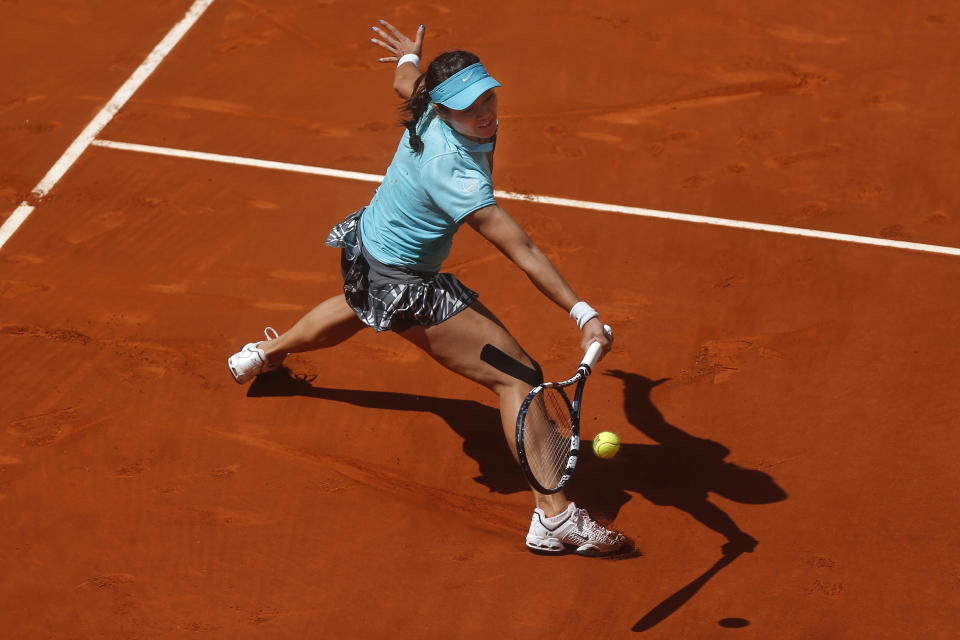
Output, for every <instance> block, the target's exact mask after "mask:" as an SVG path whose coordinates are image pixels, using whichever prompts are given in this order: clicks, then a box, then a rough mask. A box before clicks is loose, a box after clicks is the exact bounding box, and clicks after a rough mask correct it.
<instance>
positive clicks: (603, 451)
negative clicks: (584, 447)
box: [593, 431, 620, 458]
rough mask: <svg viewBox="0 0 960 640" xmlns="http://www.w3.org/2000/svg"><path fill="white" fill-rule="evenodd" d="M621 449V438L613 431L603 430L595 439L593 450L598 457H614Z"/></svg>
mask: <svg viewBox="0 0 960 640" xmlns="http://www.w3.org/2000/svg"><path fill="white" fill-rule="evenodd" d="M617 451H620V438H618V437H617V434H615V433H613V432H612V431H601V432H600V433H598V434H597V435H596V437H595V438H594V439H593V452H594V453H595V454H597V457H598V458H612V457H613V456H615V455H617Z"/></svg>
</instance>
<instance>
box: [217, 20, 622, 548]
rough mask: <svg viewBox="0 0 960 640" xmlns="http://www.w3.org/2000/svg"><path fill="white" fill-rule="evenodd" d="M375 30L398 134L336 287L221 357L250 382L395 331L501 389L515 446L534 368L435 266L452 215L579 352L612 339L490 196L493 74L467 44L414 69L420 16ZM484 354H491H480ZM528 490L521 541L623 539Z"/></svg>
mask: <svg viewBox="0 0 960 640" xmlns="http://www.w3.org/2000/svg"><path fill="white" fill-rule="evenodd" d="M373 30H374V32H376V34H377V35H378V36H379V37H378V38H374V39H372V42H373V43H375V44H377V45H379V46H381V47H383V48H385V49H387V50H388V51H389V52H390V55H389V56H387V57H383V58H380V61H381V62H388V63H393V62H395V63H396V64H397V68H396V71H395V74H394V85H393V86H394V89H395V90H396V91H397V93H398V94H399V95H400V96H401V97H402V98H403V99H404V100H405V103H404V106H403V111H404V114H405V115H406V120H405V121H404V125H405V126H406V131H405V132H404V134H403V137H402V139H401V140H400V144H399V146H398V147H397V151H396V154H395V155H394V158H393V161H392V162H391V163H390V167H389V168H388V169H387V173H386V176H385V177H384V180H383V182H382V183H381V184H380V186H379V188H378V189H377V191H376V193H375V194H374V196H373V199H372V200H371V202H370V203H369V204H368V205H367V206H366V207H365V208H363V209H361V210H359V211H356V212H354V213H352V214H350V215H349V216H348V217H347V218H346V219H345V220H344V221H343V222H341V223H339V224H338V225H336V226H335V227H334V228H333V230H332V231H331V232H330V235H329V237H328V238H327V244H328V245H330V246H333V247H337V248H340V249H341V250H342V255H341V270H342V272H343V277H344V285H343V290H344V295H337V296H334V297H332V298H329V299H328V300H326V301H324V302H322V303H321V304H319V305H318V306H317V307H315V308H314V309H313V310H311V311H310V312H308V313H307V314H306V315H305V316H303V317H302V318H301V319H300V320H299V321H298V322H297V323H296V324H295V325H294V326H293V327H292V328H291V329H290V330H289V331H286V332H285V333H283V334H282V335H277V333H276V332H275V331H273V330H272V329H271V328H269V327H268V329H267V330H266V331H265V333H266V337H267V340H265V341H262V342H259V343H256V342H252V343H250V344H247V345H246V346H244V347H243V349H242V350H241V351H240V352H238V353H236V354H235V355H233V356H231V357H230V358H229V359H228V361H227V363H228V366H229V368H230V372H231V373H232V374H233V377H234V379H236V381H237V382H239V383H243V382H247V381H249V380H251V379H253V378H254V377H256V376H257V375H259V374H261V373H266V372H268V371H273V370H276V369H278V368H280V366H281V364H282V362H283V358H284V357H285V356H286V355H287V354H288V353H298V352H303V351H310V350H313V349H320V348H324V347H331V346H334V345H336V344H339V343H340V342H343V341H344V340H346V339H347V338H349V337H350V336H352V335H354V334H355V333H357V332H358V331H360V330H361V329H363V328H365V327H373V329H374V330H376V331H377V332H382V331H388V330H389V331H393V332H395V333H397V334H399V335H401V336H402V337H404V338H406V339H407V340H409V341H411V342H413V343H414V344H416V345H417V346H418V347H420V348H421V349H423V350H424V351H426V352H427V353H428V354H430V355H431V356H432V357H433V358H434V359H435V360H436V361H437V362H439V363H440V364H442V365H443V366H445V367H447V368H449V369H451V370H453V371H455V372H457V373H459V374H461V375H463V376H466V377H467V378H470V379H471V380H474V381H476V382H478V383H480V384H482V385H484V386H486V387H487V388H489V389H491V390H492V391H493V392H494V393H496V394H497V396H499V400H500V415H501V420H502V423H503V430H504V433H505V434H506V436H507V442H508V443H509V445H510V448H511V449H512V450H513V451H514V454H515V455H516V450H515V443H514V438H513V433H514V428H515V421H516V416H517V412H518V410H519V408H520V405H521V403H522V401H523V399H524V397H525V396H526V394H527V392H528V391H529V390H530V388H531V387H532V386H535V385H536V384H538V383H539V382H538V381H537V380H536V378H537V377H538V376H539V380H540V381H542V375H541V374H540V373H539V371H540V369H539V366H538V365H537V363H536V362H535V361H534V360H533V359H532V358H531V357H530V356H529V355H528V354H527V353H526V352H525V351H524V350H523V348H521V346H520V344H519V343H518V342H517V341H516V339H514V337H513V336H512V335H510V333H509V332H508V331H507V330H506V329H505V328H504V326H503V325H502V324H501V323H500V321H498V320H497V318H496V317H495V316H494V315H493V314H492V313H491V312H490V311H489V310H488V309H487V308H486V307H484V306H483V304H481V303H480V302H479V301H478V300H477V297H478V294H477V293H476V292H474V291H472V290H471V289H469V288H467V287H466V286H464V285H463V284H462V283H461V282H460V281H459V280H458V279H457V278H456V277H455V276H453V275H452V274H449V273H441V272H440V267H441V264H442V263H443V261H444V259H445V258H446V257H447V254H448V253H449V251H450V248H451V245H452V238H453V235H454V234H455V233H456V232H457V230H458V229H459V228H460V226H461V225H462V224H463V223H464V222H466V223H467V224H468V225H469V226H470V227H472V228H473V229H474V230H476V231H477V232H478V233H479V234H480V235H482V236H483V237H484V238H486V239H487V240H489V241H490V243H491V244H493V245H494V246H495V247H496V248H497V249H499V250H500V251H501V252H503V254H504V255H506V256H507V257H508V258H509V259H510V260H512V261H513V262H514V263H515V264H516V265H517V266H518V267H519V268H520V269H521V270H522V271H523V272H524V273H526V275H527V276H528V277H529V278H530V280H531V281H532V282H533V284H534V285H535V286H536V287H537V288H538V289H539V290H540V291H541V292H542V293H543V294H544V295H545V296H546V297H547V298H549V299H550V300H552V301H553V302H554V303H556V304H557V305H558V306H560V307H561V308H563V309H564V310H565V311H568V312H570V313H571V316H573V317H574V319H575V320H576V321H577V324H578V327H579V328H580V329H581V346H582V347H583V349H584V350H586V348H587V346H589V345H590V344H591V343H593V342H599V343H600V344H601V346H602V348H603V351H604V352H606V351H608V350H609V349H610V346H611V342H610V339H609V338H608V337H607V336H606V335H605V334H604V330H603V325H602V323H601V322H600V320H599V318H598V316H597V313H596V311H594V310H593V309H592V308H590V306H589V305H587V304H586V303H585V302H582V301H580V299H579V298H578V297H577V295H576V294H575V293H574V292H573V290H572V289H571V288H570V286H569V285H568V284H567V282H566V281H565V280H564V279H563V277H562V276H561V275H560V273H559V272H558V271H557V270H556V268H555V267H554V266H553V264H552V263H551V262H550V260H549V259H548V258H547V257H546V256H545V255H544V254H543V253H542V252H541V251H540V249H538V248H537V246H536V245H535V244H534V243H533V241H532V240H531V239H530V238H529V237H528V236H527V234H526V233H525V232H524V231H523V229H521V228H520V226H519V225H518V224H517V223H516V222H515V221H514V220H513V218H511V217H510V215H509V214H508V213H507V212H506V211H504V210H503V209H502V208H500V207H499V206H498V205H497V203H496V200H495V199H494V197H493V183H492V179H491V171H492V166H493V149H494V146H495V142H496V136H497V126H498V123H497V94H496V91H495V88H496V87H499V86H500V84H499V83H498V82H497V81H496V80H494V79H493V78H492V77H491V76H490V75H489V74H488V73H487V71H486V69H485V68H484V67H483V65H482V64H481V63H480V60H479V59H478V58H477V57H476V56H475V55H473V54H472V53H469V52H466V51H452V52H449V53H444V54H441V55H440V56H438V57H437V58H436V59H435V60H433V62H431V63H430V65H429V67H428V68H427V70H426V72H424V73H421V72H420V69H419V64H420V53H421V50H422V46H423V36H424V28H423V26H422V25H421V27H420V28H419V29H418V31H417V35H416V38H415V39H414V40H410V39H409V38H407V37H405V36H404V35H403V34H402V33H400V32H399V31H398V30H397V29H396V28H394V27H393V26H392V25H390V24H389V23H387V22H385V21H382V20H381V21H379V26H375V27H373ZM491 353H493V354H496V356H497V357H495V358H491V357H487V355H489V354H491ZM482 356H483V357H482ZM491 363H492V364H491ZM532 378H534V379H532ZM533 494H534V499H535V503H536V506H535V508H534V512H533V517H532V519H531V524H530V529H529V532H528V533H527V538H526V544H527V546H528V547H530V548H531V549H532V550H534V551H538V552H544V553H561V552H563V551H565V550H566V549H567V548H573V549H575V551H576V552H577V553H580V554H584V555H603V554H609V553H614V552H616V551H617V550H618V549H620V547H621V546H622V545H623V543H624V538H623V536H622V535H621V534H619V533H616V532H612V531H608V530H607V529H606V528H604V527H603V526H601V525H600V524H598V523H596V522H594V521H593V520H591V519H590V517H589V515H588V514H587V512H586V511H585V510H584V509H580V508H577V506H576V505H575V504H574V503H572V502H569V501H568V500H567V498H566V497H565V495H564V494H563V492H562V491H559V492H557V493H553V494H543V493H538V492H537V491H533Z"/></svg>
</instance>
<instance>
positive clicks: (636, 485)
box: [567, 369, 787, 631]
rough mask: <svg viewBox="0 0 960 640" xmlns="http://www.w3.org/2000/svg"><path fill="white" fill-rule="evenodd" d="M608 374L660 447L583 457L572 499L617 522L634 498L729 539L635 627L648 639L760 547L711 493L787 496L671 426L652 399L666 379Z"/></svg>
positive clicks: (761, 498) (633, 419)
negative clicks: (707, 564) (713, 559)
mask: <svg viewBox="0 0 960 640" xmlns="http://www.w3.org/2000/svg"><path fill="white" fill-rule="evenodd" d="M604 373H605V374H606V375H609V376H613V377H615V378H617V379H619V380H621V381H622V382H623V398H624V404H623V406H624V414H625V415H626V418H627V421H628V422H629V423H630V424H631V425H633V426H634V427H635V428H636V429H637V430H638V431H639V432H640V433H642V434H643V435H644V436H646V437H647V438H649V439H650V440H652V441H653V442H655V443H656V444H630V443H625V444H623V445H622V447H621V449H620V452H619V453H618V454H617V456H616V457H614V458H612V459H609V460H600V459H598V458H596V457H594V456H591V455H588V456H581V458H580V463H579V464H578V467H577V474H576V475H575V476H574V478H573V480H572V481H571V485H570V488H569V490H568V492H567V493H568V495H570V497H571V498H574V499H576V500H578V501H582V502H583V503H584V504H589V505H590V510H591V512H592V513H596V514H597V515H598V516H602V517H605V518H610V519H612V518H614V517H615V516H616V515H617V513H618V512H619V511H620V508H621V507H622V506H623V505H624V504H625V503H626V502H627V501H628V500H630V498H631V495H630V494H631V493H637V494H640V495H641V496H643V497H644V498H646V499H647V500H649V501H650V502H652V503H653V504H656V505H660V506H667V507H673V508H676V509H680V510H681V511H684V512H686V513H688V514H689V515H690V516H691V517H693V518H694V519H695V520H697V521H698V522H700V523H701V524H703V525H704V526H705V527H708V528H709V529H712V530H713V531H716V532H717V533H719V534H721V535H722V536H723V537H724V538H725V539H726V542H725V543H724V544H722V546H721V549H720V551H721V555H720V559H719V560H717V562H715V563H714V564H713V566H711V567H710V568H709V569H707V570H706V571H705V572H704V573H703V574H701V575H700V576H698V577H697V578H696V579H694V580H693V581H692V582H690V583H688V584H686V585H684V586H683V587H682V588H680V589H679V590H678V591H676V592H675V593H673V594H672V595H670V596H669V597H667V598H666V599H665V600H663V601H662V602H661V603H660V604H658V605H657V606H656V607H654V608H653V609H651V610H650V611H649V612H648V613H647V614H645V615H644V616H643V617H642V618H641V619H640V620H639V621H638V622H637V623H636V625H635V626H634V627H633V630H634V631H646V630H647V629H650V628H652V627H654V626H655V625H657V624H658V623H660V622H662V621H663V620H664V619H666V618H667V617H668V616H670V615H671V614H672V613H674V612H675V611H676V610H677V609H679V608H680V607H681V606H683V605H684V604H685V603H686V602H687V601H689V600H690V598H692V597H693V596H694V595H695V594H696V593H697V592H698V591H699V590H700V589H701V588H702V587H703V586H704V585H705V584H706V583H707V582H708V581H709V580H710V579H711V578H712V577H713V576H715V575H716V574H717V573H719V572H720V571H721V570H722V569H724V568H725V567H727V566H729V565H730V563H732V562H733V561H734V560H735V559H736V558H738V557H739V556H740V555H741V554H743V553H748V552H751V551H753V550H754V548H755V547H756V546H757V540H756V539H755V538H754V537H753V536H751V535H750V534H749V533H747V532H745V531H744V530H743V529H741V528H740V526H738V525H737V523H736V522H734V520H733V518H731V517H730V516H729V515H728V514H727V513H726V512H725V511H723V509H721V508H720V507H718V506H717V505H716V504H714V503H713V502H711V501H710V494H711V493H715V494H717V495H720V496H722V497H724V498H726V499H728V500H732V501H734V502H739V503H741V504H769V503H772V502H779V501H781V500H785V499H786V498H787V494H786V492H785V491H784V490H783V489H782V488H780V486H779V485H777V483H776V482H775V481H774V479H773V478H772V477H771V476H769V475H767V474H766V473H763V472H762V471H759V470H756V469H747V468H744V467H740V466H737V465H736V464H734V463H732V462H727V461H726V457H727V456H728V455H729V454H730V450H729V449H728V448H727V447H725V446H724V445H722V444H720V443H719V442H715V441H713V440H708V439H706V438H698V437H696V436H693V435H690V434H689V433H686V432H685V431H683V430H682V429H680V428H679V427H676V426H674V425H672V424H670V423H668V422H667V421H666V420H665V419H664V417H663V414H662V413H660V411H659V410H658V409H657V407H656V406H655V405H654V404H653V401H652V400H651V398H650V393H651V391H652V390H653V389H654V387H656V386H658V385H660V384H663V383H664V382H666V381H667V379H662V380H651V379H650V378H646V377H644V376H642V375H639V374H635V373H628V372H625V371H620V370H616V369H615V370H609V371H605V372H604ZM621 435H623V436H626V434H625V433H621ZM627 437H629V436H627Z"/></svg>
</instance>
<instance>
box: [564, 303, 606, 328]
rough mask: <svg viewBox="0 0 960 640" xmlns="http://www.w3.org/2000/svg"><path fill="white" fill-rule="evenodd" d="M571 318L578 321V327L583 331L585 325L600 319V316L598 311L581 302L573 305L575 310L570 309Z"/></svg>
mask: <svg viewBox="0 0 960 640" xmlns="http://www.w3.org/2000/svg"><path fill="white" fill-rule="evenodd" d="M570 317H571V318H573V319H574V321H576V323H577V327H578V328H579V329H581V330H582V329H583V325H585V324H587V323H588V322H590V321H591V320H593V319H594V318H598V317H600V314H599V313H597V310H596V309H594V308H593V307H591V306H590V305H588V304H587V303H586V302H584V301H582V300H581V301H580V302H578V303H577V304H575V305H573V308H571V309H570Z"/></svg>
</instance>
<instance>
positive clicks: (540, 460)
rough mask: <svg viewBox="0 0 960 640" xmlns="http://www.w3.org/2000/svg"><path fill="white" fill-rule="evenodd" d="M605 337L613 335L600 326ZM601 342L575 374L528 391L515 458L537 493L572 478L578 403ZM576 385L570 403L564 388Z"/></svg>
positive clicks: (554, 488)
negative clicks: (561, 380) (518, 460)
mask: <svg viewBox="0 0 960 640" xmlns="http://www.w3.org/2000/svg"><path fill="white" fill-rule="evenodd" d="M603 332H604V333H605V334H606V335H607V337H611V336H612V335H613V332H612V330H611V329H610V327H609V326H607V325H604V326H603ZM600 350H601V347H600V343H599V342H594V343H592V344H591V345H590V347H589V348H587V352H586V354H584V356H583V360H582V361H581V362H580V366H579V367H578V368H577V373H576V374H575V375H574V376H573V377H572V378H570V379H569V380H565V381H563V382H544V383H543V384H541V385H538V386H536V387H534V388H533V389H531V390H530V393H528V394H527V397H526V398H525V399H524V401H523V404H522V405H520V412H519V413H518V414H517V457H518V458H519V459H520V468H522V469H523V473H524V475H526V476H527V480H529V481H530V484H531V485H532V486H533V488H534V489H536V490H537V491H538V492H540V493H556V492H557V491H559V490H560V488H561V487H563V485H565V484H566V483H567V482H568V481H569V480H570V477H571V476H572V475H573V469H574V467H576V466H577V456H578V455H579V453H580V402H581V400H582V399H583V388H584V386H585V385H586V383H587V377H588V376H589V375H590V374H591V373H592V372H593V367H594V365H595V364H597V360H599V359H600ZM573 385H576V389H575V390H574V392H573V401H572V402H571V401H570V396H569V395H567V391H565V389H567V388H569V387H571V386H573Z"/></svg>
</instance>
